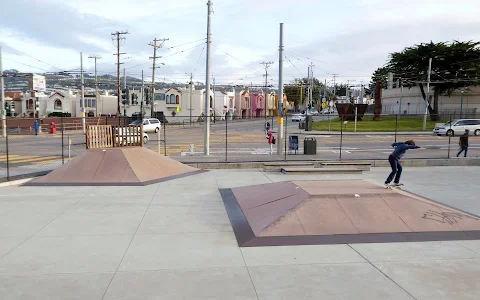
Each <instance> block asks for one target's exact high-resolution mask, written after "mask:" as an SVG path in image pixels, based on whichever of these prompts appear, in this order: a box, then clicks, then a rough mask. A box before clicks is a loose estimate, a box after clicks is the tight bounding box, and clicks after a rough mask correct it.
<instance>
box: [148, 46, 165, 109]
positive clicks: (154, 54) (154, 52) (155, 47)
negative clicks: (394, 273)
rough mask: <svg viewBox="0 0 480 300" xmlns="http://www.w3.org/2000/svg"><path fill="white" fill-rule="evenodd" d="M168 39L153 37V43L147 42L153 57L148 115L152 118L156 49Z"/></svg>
mask: <svg viewBox="0 0 480 300" xmlns="http://www.w3.org/2000/svg"><path fill="white" fill-rule="evenodd" d="M168 40H169V39H156V38H155V39H153V43H150V44H148V45H149V46H152V47H153V57H150V58H152V59H153V69H152V96H151V97H152V101H151V103H150V116H151V117H152V118H153V117H154V116H155V108H154V105H153V104H154V101H155V68H156V66H155V63H156V59H157V58H161V56H160V57H157V49H158V48H162V45H163V43H164V42H165V41H168ZM157 42H162V43H161V44H159V45H157Z"/></svg>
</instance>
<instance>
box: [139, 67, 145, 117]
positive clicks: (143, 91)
mask: <svg viewBox="0 0 480 300" xmlns="http://www.w3.org/2000/svg"><path fill="white" fill-rule="evenodd" d="M141 97H142V98H141V99H140V115H141V120H142V123H143V101H144V100H145V80H144V78H143V70H142V93H141Z"/></svg>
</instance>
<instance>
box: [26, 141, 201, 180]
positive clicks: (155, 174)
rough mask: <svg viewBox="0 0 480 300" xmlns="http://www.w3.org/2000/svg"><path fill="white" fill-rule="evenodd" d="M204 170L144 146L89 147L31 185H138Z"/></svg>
mask: <svg viewBox="0 0 480 300" xmlns="http://www.w3.org/2000/svg"><path fill="white" fill-rule="evenodd" d="M200 172H205V171H202V170H199V169H196V168H193V167H190V166H187V165H184V164H182V163H180V162H178V161H176V160H173V159H171V158H168V157H165V156H162V155H160V154H158V153H155V152H153V151H151V150H149V149H146V148H143V147H129V148H110V149H90V150H87V151H86V152H84V153H83V154H81V155H79V156H77V157H75V158H74V159H72V160H71V161H70V162H68V163H67V164H65V165H63V166H62V167H60V168H58V169H56V170H54V171H52V172H51V173H49V174H47V175H45V176H43V177H40V178H38V179H35V180H32V181H30V182H28V183H26V184H25V185H28V186H129V185H130V186H136V185H148V184H153V183H157V182H162V181H167V180H172V179H175V178H180V177H184V176H189V175H194V174H198V173H200Z"/></svg>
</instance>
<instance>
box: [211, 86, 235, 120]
mask: <svg viewBox="0 0 480 300" xmlns="http://www.w3.org/2000/svg"><path fill="white" fill-rule="evenodd" d="M213 102H214V107H215V113H216V114H218V115H221V116H229V117H232V116H233V114H234V113H235V90H233V91H231V92H225V91H215V98H214V101H213Z"/></svg>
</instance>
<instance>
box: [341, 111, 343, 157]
mask: <svg viewBox="0 0 480 300" xmlns="http://www.w3.org/2000/svg"><path fill="white" fill-rule="evenodd" d="M340 120H343V119H340ZM342 143H343V122H341V123H340V160H342Z"/></svg>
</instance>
